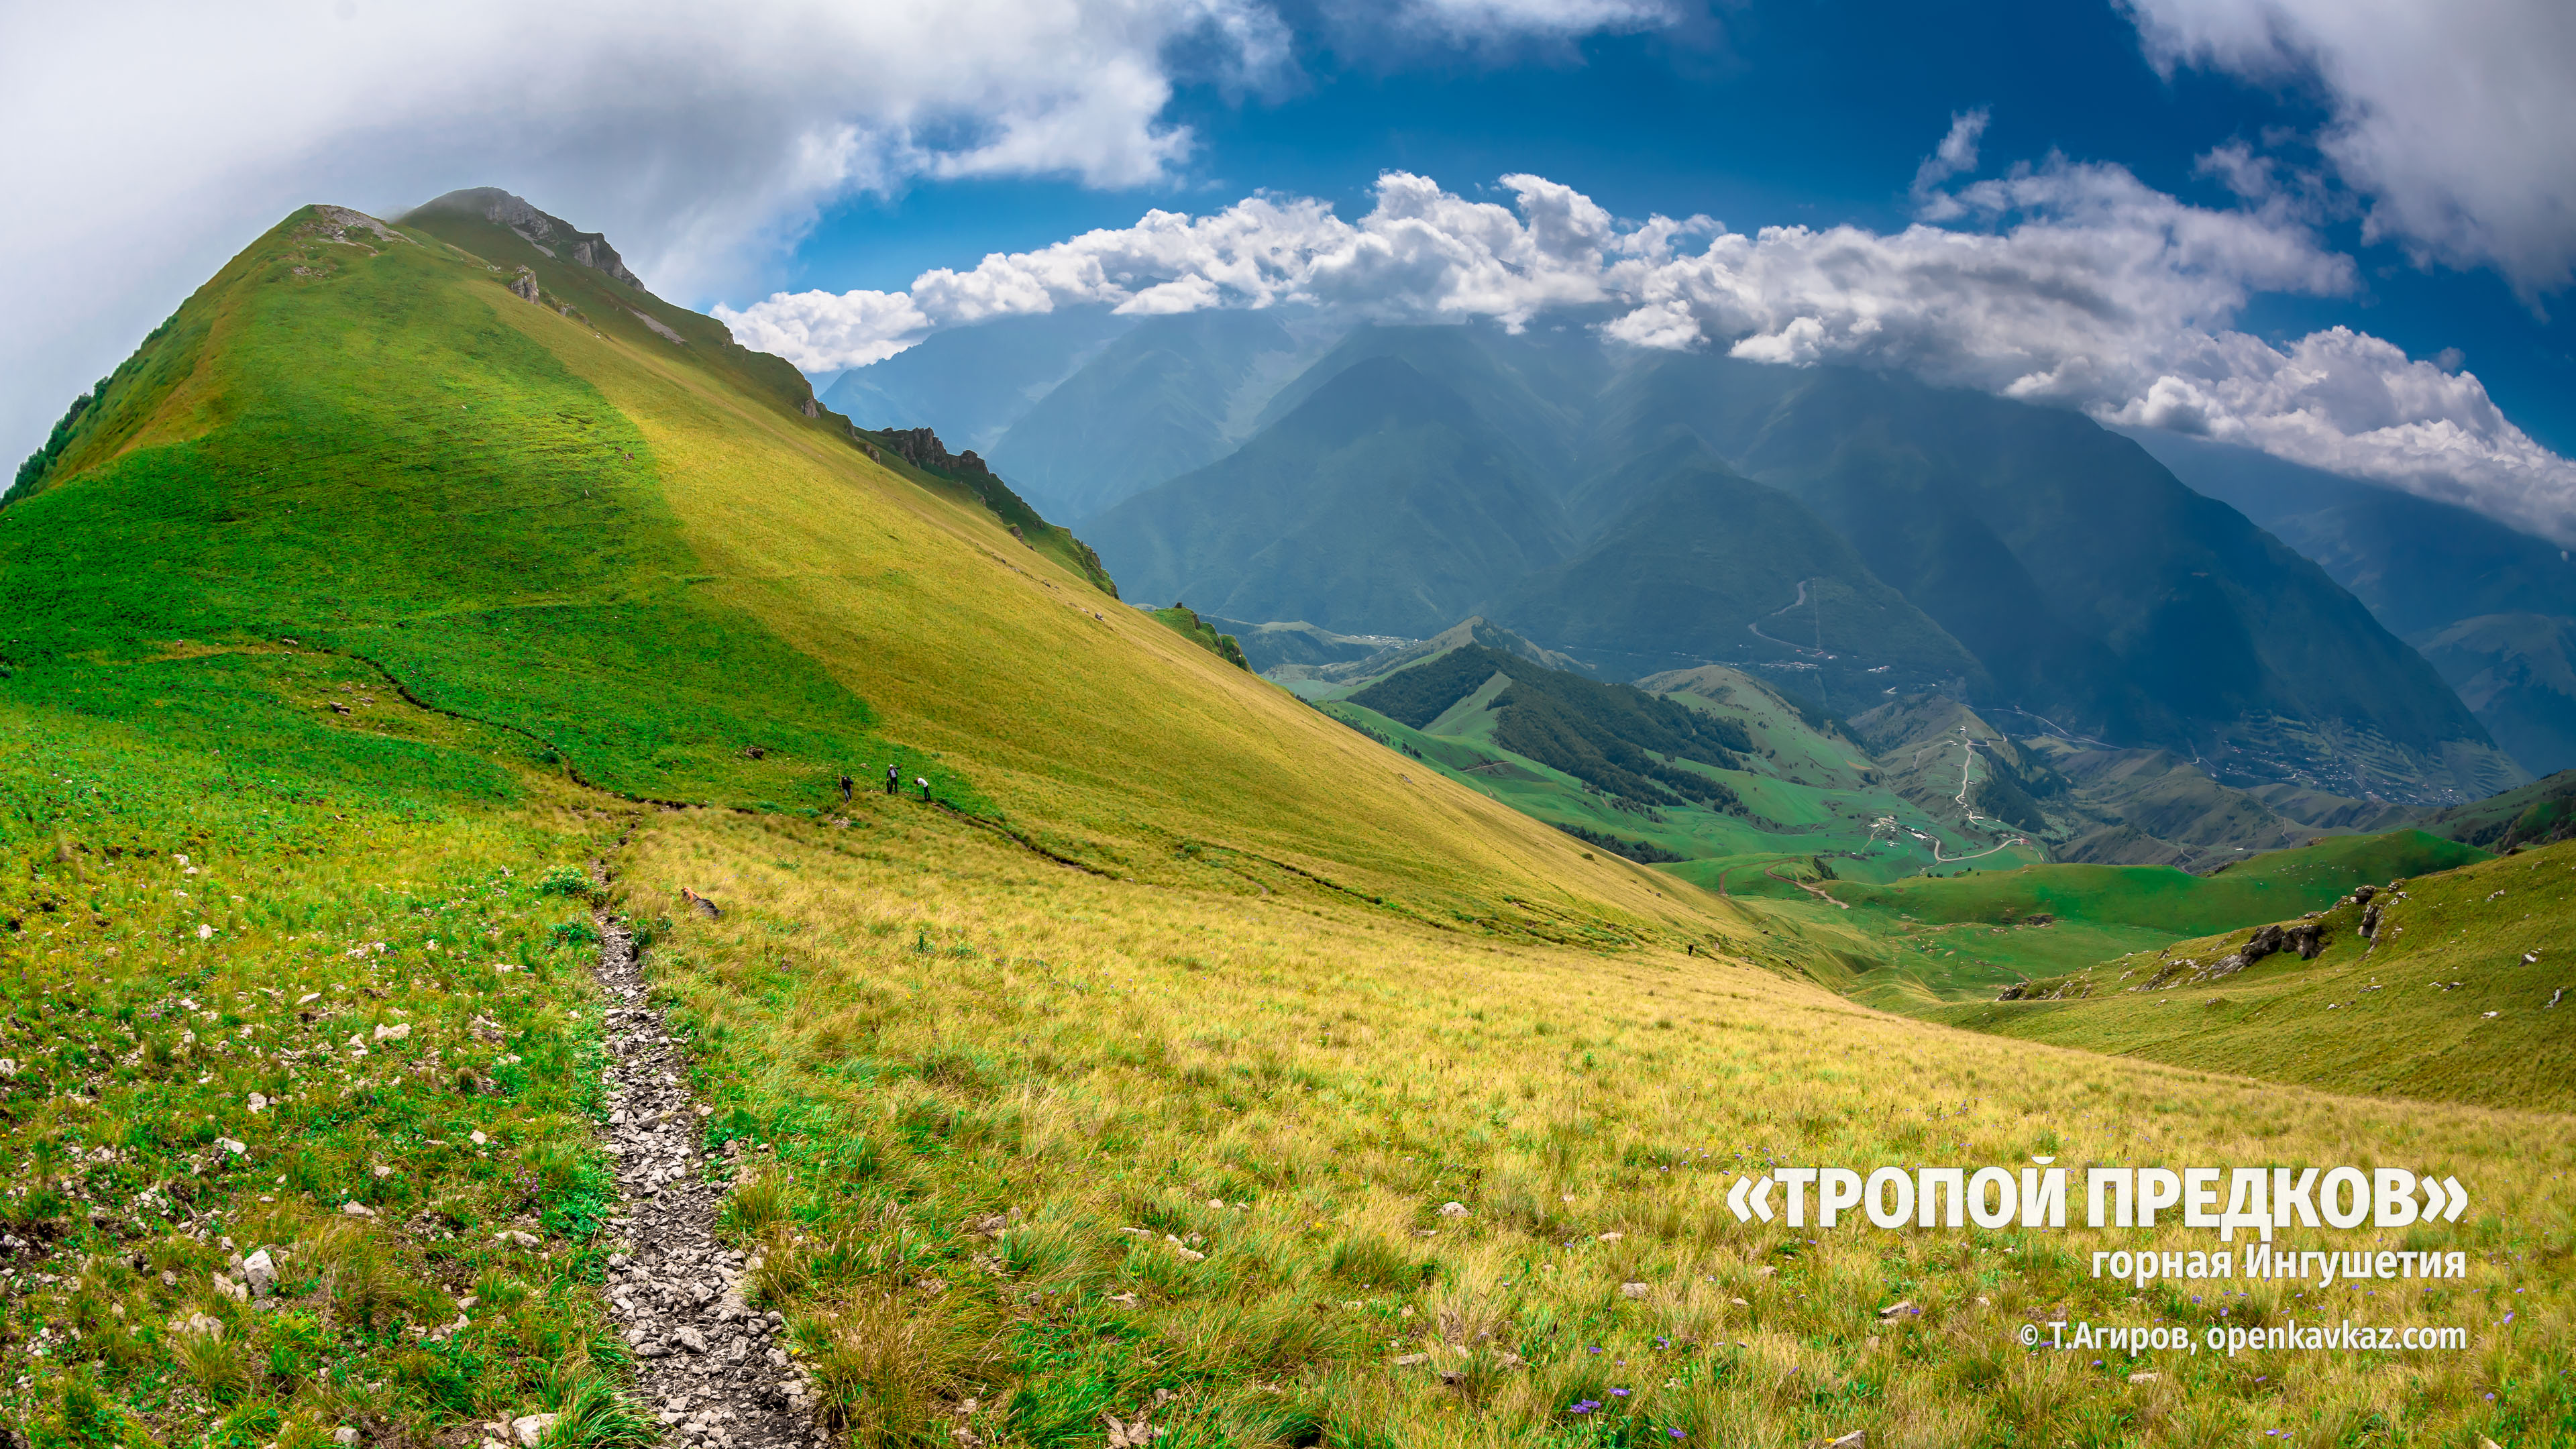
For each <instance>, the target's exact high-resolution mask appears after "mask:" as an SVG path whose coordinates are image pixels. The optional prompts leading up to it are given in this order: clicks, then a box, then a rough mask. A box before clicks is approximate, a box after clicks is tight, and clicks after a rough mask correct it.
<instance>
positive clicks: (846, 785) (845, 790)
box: [841, 775, 850, 805]
mask: <svg viewBox="0 0 2576 1449" xmlns="http://www.w3.org/2000/svg"><path fill="white" fill-rule="evenodd" d="M841 803H842V804H844V805H847V804H849V803H850V777H849V776H847V775H843V776H842V777H841Z"/></svg>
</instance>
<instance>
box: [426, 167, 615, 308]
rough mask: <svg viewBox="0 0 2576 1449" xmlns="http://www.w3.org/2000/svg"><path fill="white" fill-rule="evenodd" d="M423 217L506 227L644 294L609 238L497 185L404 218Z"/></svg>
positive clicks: (449, 197)
mask: <svg viewBox="0 0 2576 1449" xmlns="http://www.w3.org/2000/svg"><path fill="white" fill-rule="evenodd" d="M424 213H430V214H435V213H445V214H448V215H453V216H479V217H481V218H483V219H484V220H485V221H488V222H491V223H493V224H494V225H496V226H506V227H508V228H509V229H510V230H512V231H514V232H517V233H518V234H519V238H520V239H521V240H522V241H525V242H526V243H527V244H528V245H530V246H532V247H535V248H536V249H537V250H539V251H541V252H544V253H545V254H546V255H547V256H550V257H555V256H560V257H563V258H565V259H567V260H570V261H574V262H578V263H580V264H581V265H582V266H585V267H589V268H591V269H592V270H594V271H600V272H605V273H607V274H608V275H610V276H612V277H615V278H616V279H617V280H619V281H621V282H624V283H625V284H626V285H628V286H630V287H633V288H634V289H635V290H637V291H639V292H640V291H644V290H646V288H645V286H644V279H643V278H641V277H639V276H637V275H635V274H634V273H633V272H631V271H629V270H627V267H626V262H625V260H624V259H623V258H621V257H619V256H618V255H617V248H615V247H613V246H610V245H609V244H608V238H607V237H606V236H604V235H602V234H601V233H599V232H595V231H583V230H581V229H580V228H578V227H575V226H574V225H573V224H572V223H571V222H568V221H566V220H564V219H563V218H562V217H560V216H554V215H551V214H549V213H547V212H542V211H539V210H537V208H536V207H535V206H533V205H531V204H530V203H529V202H528V199H527V198H526V197H523V196H516V195H513V194H512V193H510V192H507V191H503V190H502V189H501V188H499V187H497V186H469V187H466V188H465V189H463V190H461V191H451V192H449V193H447V194H446V195H445V196H441V197H437V198H435V199H433V200H431V201H428V202H425V203H423V204H422V205H420V206H418V207H415V208H413V209H412V210H411V211H409V212H407V213H405V214H404V217H403V220H405V221H408V220H410V219H411V218H412V217H415V216H420V215H422V214H424Z"/></svg>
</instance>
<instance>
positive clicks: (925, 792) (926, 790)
mask: <svg viewBox="0 0 2576 1449" xmlns="http://www.w3.org/2000/svg"><path fill="white" fill-rule="evenodd" d="M912 783H914V784H916V785H919V786H920V787H921V798H922V799H924V800H928V799H929V798H930V782H929V781H928V780H926V779H923V778H922V777H921V776H919V775H915V776H913V777H912Z"/></svg>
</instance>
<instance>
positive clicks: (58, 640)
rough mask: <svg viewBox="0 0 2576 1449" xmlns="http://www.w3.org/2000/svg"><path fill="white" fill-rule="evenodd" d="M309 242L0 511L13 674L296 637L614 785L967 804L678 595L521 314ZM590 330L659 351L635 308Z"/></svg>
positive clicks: (634, 435)
mask: <svg viewBox="0 0 2576 1449" xmlns="http://www.w3.org/2000/svg"><path fill="white" fill-rule="evenodd" d="M337 230H339V228H337V227H335V226H334V224H333V223H332V222H331V220H330V218H329V217H328V216H326V215H324V214H323V213H320V212H317V211H312V210H308V211H306V212H304V213H299V214H298V216H297V217H295V218H292V219H290V220H289V221H288V222H287V223H285V224H284V225H282V226H280V227H279V228H278V229H277V230H275V231H272V232H271V233H269V235H268V236H266V237H264V238H262V239H261V241H260V242H259V243H258V244H256V245H254V246H253V247H252V248H251V249H250V250H248V251H246V252H244V253H243V254H242V255H241V256H240V257H238V258H236V259H235V260H234V261H233V262H232V263H231V264H230V265H229V266H227V267H226V268H225V269H224V271H223V272H221V273H219V274H218V275H217V276H216V278H215V279H214V280H213V281H212V282H209V283H208V284H207V285H206V286H205V287H204V288H202V289H200V290H199V292H198V293H197V294H196V295H195V296H194V297H192V298H190V299H189V301H188V303H187V304H186V305H185V306H183V307H182V308H181V310H180V312H179V315H178V316H177V318H175V319H174V322H173V325H171V326H170V327H168V328H166V329H165V330H164V331H163V332H162V333H160V334H158V335H156V337H155V338H154V339H153V340H152V341H150V342H148V343H147V344H146V346H145V349H144V351H143V352H142V353H141V354H139V355H138V362H139V365H138V366H137V367H136V372H137V373H138V375H139V379H138V383H137V384H136V385H135V386H133V387H131V388H129V389H124V390H116V391H111V393H110V395H109V397H108V398H107V399H106V401H105V402H104V403H103V404H101V405H99V406H96V407H94V408H93V409H92V410H91V412H90V414H89V416H88V417H87V418H86V419H85V420H84V421H85V422H86V423H87V428H86V430H85V431H84V433H83V435H82V437H81V438H80V440H79V442H78V443H76V444H75V446H74V447H73V448H71V449H69V450H68V451H67V452H66V453H65V454H64V456H63V457H62V458H61V459H60V460H58V461H57V462H56V464H55V465H54V467H53V469H52V470H51V471H50V472H49V474H48V475H47V477H46V478H45V479H44V480H43V483H42V485H40V486H39V487H37V488H33V489H27V490H22V491H21V492H15V493H13V494H12V495H11V506H10V507H9V508H8V509H7V510H5V511H0V637H6V638H8V639H9V640H10V641H11V642H10V643H8V644H7V645H5V646H0V647H5V649H6V650H7V652H8V655H9V659H10V662H11V663H12V665H13V666H14V667H15V668H17V669H19V670H20V671H22V673H26V674H30V675H38V674H47V673H50V672H52V671H71V672H74V673H78V672H79V671H82V670H85V669H88V668H90V667H92V666H93V663H94V662H95V661H100V660H125V659H131V658H134V657H136V656H138V655H142V654H146V653H150V652H155V651H159V650H164V649H169V648H174V647H177V646H178V645H179V644H180V643H182V642H189V643H195V644H206V643H218V644H228V645H245V644H251V645H260V646H272V645H274V644H276V642H277V641H279V640H281V639H286V638H293V639H296V640H298V641H299V642H300V644H301V646H302V647H305V648H311V649H325V650H329V651H332V652H335V653H339V654H344V655H347V656H350V657H352V658H358V659H364V660H368V661H372V662H374V663H376V664H378V665H380V666H382V667H383V668H384V669H386V670H388V671H390V672H391V673H392V674H393V675H394V676H395V677H396V678H398V679H399V680H400V681H401V682H402V687H404V688H406V689H409V690H411V691H412V692H413V694H414V695H415V696H416V697H417V698H419V699H420V700H421V701H422V702H423V703H426V704H428V705H431V706H433V707H436V708H440V709H446V710H452V711H456V712H459V713H463V714H469V715H472V716H475V717H477V718H481V719H487V720H491V721H494V722H496V723H500V724H504V725H507V726H510V727H512V728H516V729H519V730H522V731H525V732H526V733H528V734H529V735H530V736H531V737H533V738H535V739H538V740H540V741H542V742H543V743H544V744H545V745H546V746H547V747H548V748H550V749H552V750H554V751H556V752H558V753H559V754H560V755H561V756H562V757H563V759H564V760H565V761H566V762H567V763H568V764H569V765H570V766H571V767H572V768H574V769H575V770H577V771H579V772H580V773H581V774H582V775H583V776H584V777H585V778H588V779H591V780H594V781H597V782H599V783H601V784H603V785H606V786H608V787H610V788H612V789H616V790H620V791H624V792H626V793H630V794H635V795H642V796H652V797H669V796H692V797H708V798H718V799H727V800H737V801H744V802H748V801H753V800H762V799H767V800H775V801H780V802H785V803H819V802H820V801H822V800H823V798H824V783H825V781H826V780H827V779H828V778H829V777H831V776H832V775H834V774H836V773H837V772H838V771H839V770H841V769H852V770H858V769H861V768H863V767H865V766H868V765H870V764H873V765H875V766H876V767H877V768H880V769H881V768H882V767H883V765H884V764H886V763H888V762H889V761H894V762H898V763H900V764H901V765H902V767H903V768H904V769H905V770H906V771H907V772H913V771H918V772H921V773H925V774H929V775H931V776H932V778H934V779H935V780H939V781H941V782H942V783H943V784H944V785H945V787H946V788H947V789H948V791H949V793H950V794H951V795H952V796H959V797H964V796H965V787H964V786H963V783H962V782H960V781H956V780H953V779H950V778H949V772H948V771H946V770H945V769H944V768H943V767H941V766H939V765H938V764H937V762H935V761H932V760H929V759H927V758H925V757H923V756H921V755H919V754H918V752H912V751H906V750H904V749H902V748H901V747H899V746H894V745H890V744H888V743H887V742H885V741H883V740H882V739H880V738H879V737H878V736H877V735H876V734H875V733H874V730H873V725H874V717H873V715H872V714H871V712H870V711H869V709H868V706H867V704H866V703H865V702H864V701H863V700H861V699H860V698H858V697H857V696H855V695H854V694H852V693H851V692H850V691H849V690H848V689H846V688H844V687H843V686H841V685H840V684H839V683H838V682H837V681H835V680H833V679H832V678H831V677H830V676H829V675H828V674H827V673H825V672H824V671H823V670H822V669H820V668H818V667H816V665H815V664H814V662H813V661H811V660H810V659H808V658H806V657H804V656H803V655H801V654H799V653H798V652H796V651H795V650H793V649H791V648H789V647H787V646H786V645H784V644H783V643H782V642H781V641H780V640H778V639H777V638H776V637H775V636H774V635H773V634H771V633H770V632H769V631H767V630H766V629H764V628H763V627H762V626H761V625H760V624H759V623H758V622H757V621H755V620H754V619H752V618H751V617H750V616H748V615H747V614H746V613H745V612H744V611H742V610H740V609H738V608H732V607H728V606H726V605H725V604H723V603H720V602H718V601H716V600H714V599H712V598H710V597H709V596H708V595H707V593H706V592H705V591H704V590H703V589H701V588H700V587H699V585H700V584H701V583H702V582H703V579H702V577H701V575H702V572H703V571H702V566H701V565H700V563H699V561H698V559H697V558H696V556H695V555H694V554H693V553H692V552H691V551H690V550H689V548H688V547H687V545H686V544H685V543H684V542H683V541H682V539H681V536H680V526H679V520H678V519H677V518H676V517H675V516H674V514H673V512H672V509H671V507H670V504H669V501H668V500H667V498H666V497H665V496H664V495H663V494H662V493H661V492H660V490H659V489H658V488H657V487H656V485H655V473H656V470H657V463H656V460H655V458H654V455H653V449H652V446H651V444H650V443H649V442H648V441H647V440H646V439H645V438H644V437H643V436H642V435H641V433H639V432H638V431H637V430H636V428H635V427H634V426H633V424H632V423H631V422H630V421H629V420H628V419H627V418H626V417H624V416H623V415H621V414H620V413H619V411H618V410H617V409H616V408H615V407H614V406H613V405H611V404H610V403H609V402H608V401H607V399H605V398H604V397H602V396H601V395H600V393H599V391H598V390H597V389H596V388H594V387H592V386H590V385H589V384H588V383H586V382H585V381H584V380H583V379H581V378H580V377H578V376H576V375H574V374H573V373H572V372H571V371H570V370H569V369H567V368H566V367H565V366H563V364H562V363H561V361H560V360H559V359H558V358H556V357H555V356H554V355H553V354H551V353H550V352H548V351H547V350H546V349H545V348H544V347H542V346H540V345H538V344H537V343H535V342H533V341H531V340H530V339H529V338H527V337H526V336H525V335H523V334H522V333H520V332H519V331H517V330H515V329H513V328H511V327H509V326H507V325H504V323H503V322H502V320H501V319H500V318H499V317H496V316H495V311H496V305H497V304H496V302H495V300H494V299H496V298H497V299H499V301H500V302H505V303H507V304H508V305H510V306H512V307H519V308H523V309H525V310H529V311H534V310H535V309H534V308H532V307H529V306H528V304H525V303H522V302H520V301H518V300H517V299H516V298H514V297H512V296H510V294H509V293H507V292H506V291H504V290H503V289H502V288H501V287H500V286H499V285H498V284H497V281H494V280H485V278H486V277H487V276H488V275H489V274H486V273H485V272H484V270H483V268H482V267H480V266H476V265H472V264H469V263H467V262H465V261H463V260H462V259H461V258H459V257H457V256H455V255H453V254H451V253H447V252H446V251H445V250H444V249H443V248H440V247H438V246H436V244H435V243H433V242H429V241H426V240H415V239H412V238H409V237H399V234H397V237H398V239H396V240H390V241H389V240H386V239H385V238H384V237H382V236H378V235H376V234H373V233H361V235H363V236H365V238H366V240H367V241H368V242H372V243H373V246H372V247H368V246H366V245H364V244H362V243H352V242H349V241H341V240H332V239H330V237H331V235H332V233H333V232H335V231H337ZM504 234H505V235H506V233H504ZM371 252H372V254H370V253H371ZM612 285H613V284H612ZM638 300H639V301H642V300H643V299H641V297H640V294H639V297H638ZM591 310H592V311H593V312H596V313H599V314H605V313H606V312H607V310H608V309H607V307H606V306H605V305H602V304H600V303H597V302H594V303H593V304H592V308H591ZM562 325H563V326H564V328H565V329H566V330H571V329H573V328H575V327H577V326H580V324H578V323H575V322H573V321H572V320H570V319H562ZM599 325H601V326H603V327H608V328H612V329H618V328H622V330H623V331H624V332H625V333H626V334H627V337H628V345H644V344H646V343H650V344H651V345H655V346H664V347H668V346H670V345H671V344H668V343H665V342H663V341H662V340H661V339H660V338H659V337H657V336H655V335H653V334H652V333H650V332H649V331H647V330H646V329H645V328H644V326H643V325H642V324H641V323H640V321H638V320H637V319H636V318H635V317H634V315H633V314H632V313H621V314H620V315H618V316H616V317H612V318H608V319H607V320H605V321H602V322H601V323H600V324H599ZM581 330H582V331H583V332H584V333H585V334H587V333H588V331H589V328H587V327H582V328H581ZM710 343H711V339H705V338H701V340H700V344H699V345H700V346H708V345H710ZM317 356H318V357H327V358H330V359H331V365H329V366H322V367H317V366H312V365H310V359H312V358H315V357H317ZM156 381H157V385H155V382H156ZM763 381H768V382H771V383H772V384H773V385H775V384H776V380H774V379H763ZM74 479H76V480H77V482H76V486H75V485H74V484H73V483H72V482H70V481H68V480H74ZM747 749H758V750H761V751H762V752H763V754H764V755H765V756H767V757H768V758H766V759H763V760H754V759H751V758H749V757H747V756H746V755H745V751H746V750H747Z"/></svg>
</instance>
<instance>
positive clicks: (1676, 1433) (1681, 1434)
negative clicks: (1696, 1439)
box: [1664, 1429, 1690, 1439]
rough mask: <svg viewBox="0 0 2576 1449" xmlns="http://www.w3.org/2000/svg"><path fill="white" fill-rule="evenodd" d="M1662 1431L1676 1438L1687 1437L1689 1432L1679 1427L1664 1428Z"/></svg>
mask: <svg viewBox="0 0 2576 1449" xmlns="http://www.w3.org/2000/svg"><path fill="white" fill-rule="evenodd" d="M1664 1432H1665V1433H1667V1434H1670V1435H1672V1436H1673V1437H1674V1438H1676V1439H1687V1438H1689V1437H1690V1435H1689V1433H1687V1432H1686V1431H1684V1430H1681V1429H1666V1430H1665V1431H1664Z"/></svg>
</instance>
